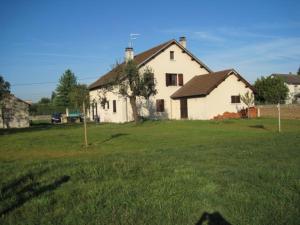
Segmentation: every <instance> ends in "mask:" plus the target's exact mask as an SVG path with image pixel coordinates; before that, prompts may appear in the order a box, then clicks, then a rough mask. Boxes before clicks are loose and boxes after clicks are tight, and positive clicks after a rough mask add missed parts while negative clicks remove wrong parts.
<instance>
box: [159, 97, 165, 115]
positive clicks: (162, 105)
mask: <svg viewBox="0 0 300 225" xmlns="http://www.w3.org/2000/svg"><path fill="white" fill-rule="evenodd" d="M160 104H161V112H164V111H165V100H163V99H161V100H160Z"/></svg>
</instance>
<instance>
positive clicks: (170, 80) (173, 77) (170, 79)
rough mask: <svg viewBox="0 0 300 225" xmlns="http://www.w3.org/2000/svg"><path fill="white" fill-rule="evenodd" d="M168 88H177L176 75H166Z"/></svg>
mask: <svg viewBox="0 0 300 225" xmlns="http://www.w3.org/2000/svg"><path fill="white" fill-rule="evenodd" d="M166 86H177V74H176V73H166Z"/></svg>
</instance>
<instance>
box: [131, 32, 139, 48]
mask: <svg viewBox="0 0 300 225" xmlns="http://www.w3.org/2000/svg"><path fill="white" fill-rule="evenodd" d="M139 36H140V34H135V33H131V34H129V47H130V48H133V40H136V39H137V38H138V37H139Z"/></svg>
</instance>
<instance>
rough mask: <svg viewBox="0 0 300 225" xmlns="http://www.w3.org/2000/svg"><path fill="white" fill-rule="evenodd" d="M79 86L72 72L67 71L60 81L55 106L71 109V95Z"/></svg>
mask: <svg viewBox="0 0 300 225" xmlns="http://www.w3.org/2000/svg"><path fill="white" fill-rule="evenodd" d="M76 85H77V79H76V76H75V75H74V73H73V72H72V71H71V70H69V69H68V70H66V71H65V72H64V74H63V75H62V76H61V77H60V79H59V84H58V86H57V88H56V97H55V105H57V106H64V107H70V106H71V101H70V93H71V91H72V89H73V88H74V87H75V86H76Z"/></svg>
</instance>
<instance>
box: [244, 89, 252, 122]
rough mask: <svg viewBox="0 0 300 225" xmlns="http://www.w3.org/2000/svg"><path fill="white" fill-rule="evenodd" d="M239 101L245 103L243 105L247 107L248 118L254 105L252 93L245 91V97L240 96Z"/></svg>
mask: <svg viewBox="0 0 300 225" xmlns="http://www.w3.org/2000/svg"><path fill="white" fill-rule="evenodd" d="M241 100H242V102H244V103H245V105H247V114H248V115H247V117H248V118H250V112H249V110H250V107H251V106H252V105H253V103H254V95H253V93H252V92H249V91H247V92H246V94H245V95H242V96H241Z"/></svg>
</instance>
